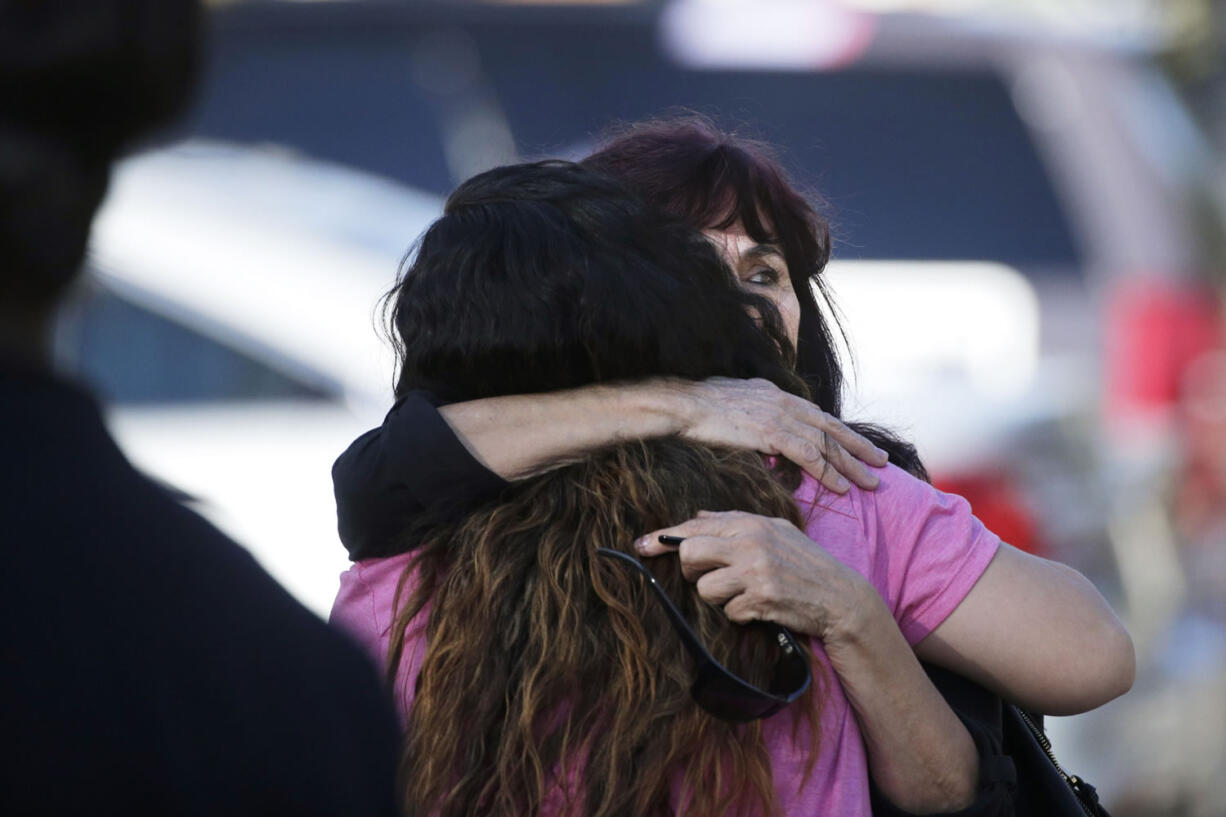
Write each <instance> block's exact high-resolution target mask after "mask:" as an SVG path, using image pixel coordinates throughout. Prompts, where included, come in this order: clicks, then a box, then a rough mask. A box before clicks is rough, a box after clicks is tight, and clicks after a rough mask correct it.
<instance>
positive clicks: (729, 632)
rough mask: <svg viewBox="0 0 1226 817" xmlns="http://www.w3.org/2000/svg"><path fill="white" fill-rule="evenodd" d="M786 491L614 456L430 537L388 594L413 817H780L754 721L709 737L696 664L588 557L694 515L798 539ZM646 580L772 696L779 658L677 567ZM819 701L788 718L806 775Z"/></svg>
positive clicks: (711, 470) (642, 457)
mask: <svg viewBox="0 0 1226 817" xmlns="http://www.w3.org/2000/svg"><path fill="white" fill-rule="evenodd" d="M781 477H782V478H781ZM798 477H799V475H798V472H796V471H795V470H794V469H790V468H789V469H785V471H784V472H783V473H782V475H781V474H780V473H778V472H776V471H773V470H772V469H771V468H769V467H768V466H767V465H766V464H765V463H764V462H763V460H762V458H761V457H760V456H759V455H757V454H755V453H752V452H744V451H734V450H730V449H713V448H708V447H703V446H700V445H696V444H692V443H688V442H684V441H681V440H678V439H663V440H654V441H648V442H634V443H624V444H620V445H616V446H613V447H610V448H607V449H605V450H603V451H600V452H598V453H596V454H593V455H591V456H589V457H586V458H585V459H584V460H582V461H581V462H577V463H574V464H571V465H568V466H565V467H562V468H558V469H556V470H554V471H551V472H548V473H546V474H543V475H540V476H537V477H535V478H533V479H530V480H527V481H525V482H522V483H517V484H515V485H513V486H512V487H511V488H510V489H509V491H508V492H507V493H506V494H504V496H502V497H501V498H500V499H499V500H498V501H497V502H494V503H491V504H489V505H487V506H486V507H484V508H483V509H481V510H480V511H478V512H475V513H474V514H472V515H470V516H469V517H468V518H466V519H465V520H463V521H461V522H458V523H456V524H454V525H450V526H444V527H441V528H435V529H433V530H431V531H429V532H428V533H426V534H425V536H424V537H423V539H422V540H421V541H422V543H421V547H420V548H419V550H418V551H417V552H416V554H415V556H414V558H413V560H412V561H411V562H410V564H409V566H408V567H407V568H406V570H405V572H404V575H403V577H402V579H401V584H400V588H399V590H398V593H397V605H396V607H397V611H396V616H395V625H394V627H393V628H392V640H391V648H390V655H389V676H390V677H391V679H392V681H393V686H394V688H396V693H397V694H398V695H399V696H405V695H407V694H408V691H409V689H410V687H409V685H411V684H415V699H414V702H413V706H412V710H411V713H410V715H409V718H408V724H407V738H406V741H407V742H406V747H405V751H404V755H403V762H402V767H401V772H402V781H403V786H404V792H405V797H406V804H407V811H408V813H409V814H431V815H439V817H451V815H473V814H483V815H490V814H494V815H523V814H539V813H542V811H546V812H554V813H561V814H587V815H591V816H592V817H606V816H608V817H611V816H612V815H647V814H667V813H672V812H673V810H674V809H676V810H678V811H681V812H684V813H692V814H703V815H709V814H727V813H757V814H771V813H773V812H774V810H775V791H774V782H773V780H772V776H771V763H770V757H769V755H768V753H767V751H766V748H765V745H764V742H763V735H762V726H761V723H760V722H753V723H750V724H747V725H736V724H731V723H727V722H724V721H720V720H718V719H716V718H714V717H712V716H711V715H709V714H707V713H706V712H704V711H703V710H702V709H700V708H699V707H698V706H697V705H696V704H695V703H694V701H693V700H692V699H691V697H690V694H689V687H690V683H691V681H692V676H691V666H690V662H689V660H688V658H687V656H686V654H685V653H684V651H683V650H682V649H681V645H680V642H679V639H678V638H677V636H676V635H675V633H674V631H673V630H672V628H671V626H670V623H669V621H668V619H667V618H666V616H665V613H664V612H663V610H662V608H661V607H660V605H659V603H658V602H657V600H655V599H653V598H651V597H650V591H649V590H648V588H647V587H646V585H645V583H644V582H643V581H642V579H641V578H640V577H639V576H638V575H637V574H635V573H634V572H633V571H631V570H628V569H627V568H626V567H624V566H622V565H620V564H616V563H613V562H612V560H609V559H599V558H596V556H595V553H596V549H597V548H600V547H606V548H613V549H617V550H622V551H632V543H633V541H634V539H635V537H636V536H638V535H640V534H642V533H643V532H645V531H649V530H655V529H658V528H660V527H665V526H668V525H671V524H676V523H678V522H680V521H682V520H684V519H688V518H690V517H692V516H694V515H695V514H697V512H698V511H699V510H703V509H707V510H733V509H735V510H744V511H750V512H754V513H759V514H763V515H767V516H775V517H781V518H784V519H787V520H789V521H791V522H792V523H793V524H796V525H798V526H800V525H801V524H802V522H803V520H802V518H801V514H800V512H799V511H798V509H797V507H796V505H795V503H794V502H793V499H792V493H791V489H790V487H789V484H790V485H791V486H794V485H795V482H796V481H797V479H798ZM651 569H652V571H653V572H654V573H655V575H656V577H657V579H658V581H659V582H660V584H661V585H663V587H664V588H665V589H666V590H667V592H668V593H669V595H670V596H671V597H672V598H673V599H674V600H675V601H676V603H677V605H678V607H679V608H680V609H681V610H682V612H683V613H684V614H685V615H686V617H687V620H688V621H689V622H690V623H691V625H692V626H693V627H694V629H695V631H696V632H697V633H698V634H699V635H700V637H701V638H702V639H703V640H704V642H705V643H706V644H707V645H708V648H709V649H710V651H711V652H712V654H713V655H714V656H715V657H716V658H718V659H719V660H720V661H722V662H724V663H725V665H727V666H729V667H730V668H731V669H732V670H733V671H734V672H736V673H738V674H740V675H741V676H742V677H744V678H746V679H747V680H750V681H751V682H753V683H756V684H759V685H763V684H765V682H766V681H767V680H768V679H767V677H766V676H768V675H769V672H770V669H771V668H772V667H773V666H774V664H775V662H776V660H777V658H778V652H777V651H778V644H777V642H776V641H775V640H774V639H773V638H771V637H770V634H769V632H767V631H766V630H765V629H764V628H761V627H759V626H755V625H750V626H741V625H737V624H733V623H731V622H729V621H728V620H727V618H726V617H725V616H724V614H723V612H722V611H721V610H720V609H719V608H718V607H715V606H712V605H710V604H708V603H707V602H705V601H703V600H702V599H701V598H700V597H699V596H698V594H697V591H696V590H695V588H694V586H693V585H692V584H691V583H689V582H687V581H686V580H685V578H684V577H683V576H682V574H681V570H680V565H679V562H678V560H677V559H675V558H671V557H665V558H661V559H657V560H654V561H653V562H652V563H651ZM427 607H428V608H429V609H428V611H427ZM419 616H420V619H419ZM423 626H424V636H425V639H426V644H427V646H426V652H425V657H424V662H423V664H422V668H421V672H420V675H419V676H418V677H417V678H408V677H404V676H403V675H400V673H399V670H400V666H401V659H402V657H403V655H404V650H405V648H406V638H412V637H415V636H412V635H408V634H410V633H412V632H414V631H416V633H417V634H418V636H416V637H419V636H420V634H421V630H420V629H418V628H421V627H423ZM810 659H811V656H810ZM815 670H816V667H815ZM823 686H824V683H823V679H822V678H821V676H820V674H819V673H817V672H815V683H814V684H813V685H812V686H811V687H810V690H809V691H808V692H807V693H806V694H805V696H804V697H802V698H801V699H800V700H799V701H797V702H796V704H794V706H795V707H796V711H797V713H798V717H796V718H795V720H794V721H793V723H794V728H793V734H794V735H796V736H798V734H799V733H798V731H797V730H799V729H801V728H807V729H808V730H810V732H811V741H810V747H811V751H812V754H811V755H810V758H809V763H810V765H809V768H810V770H811V769H812V764H813V762H814V761H815V759H816V749H817V746H818V743H819V737H820V735H819V720H820V718H819V706H820V702H821V698H822V691H821V690H822V688H823ZM677 781H680V791H679V792H678V791H677V790H675V789H674V788H673V787H674V786H675V785H676V783H677ZM673 796H676V797H677V798H678V799H677V800H675V801H672V800H671V799H670V798H671V797H673Z"/></svg>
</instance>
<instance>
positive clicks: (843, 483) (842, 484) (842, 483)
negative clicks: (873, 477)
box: [834, 477, 851, 491]
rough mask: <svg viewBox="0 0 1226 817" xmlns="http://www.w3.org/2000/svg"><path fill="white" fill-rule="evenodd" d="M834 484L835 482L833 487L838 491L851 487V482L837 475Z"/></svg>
mask: <svg viewBox="0 0 1226 817" xmlns="http://www.w3.org/2000/svg"><path fill="white" fill-rule="evenodd" d="M834 484H835V487H836V488H837V489H838V490H840V491H847V490H850V489H851V483H850V482H848V481H847V480H846V479H844V478H843V477H839V478H838V479H837V480H835V483H834Z"/></svg>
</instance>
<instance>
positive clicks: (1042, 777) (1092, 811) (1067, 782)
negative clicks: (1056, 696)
mask: <svg viewBox="0 0 1226 817" xmlns="http://www.w3.org/2000/svg"><path fill="white" fill-rule="evenodd" d="M1004 715H1005V722H1004V727H1005V740H1006V744H1007V749H1006V750H1007V751H1010V750H1011V751H1012V752H1013V753H1014V756H1015V757H1018V756H1019V755H1023V754H1024V756H1025V758H1026V760H1027V764H1026V768H1027V769H1031V770H1033V776H1034V779H1035V780H1036V781H1038V782H1039V783H1040V785H1038V786H1036V790H1035V791H1034V792H1033V793H1032V795H1033V797H1034V800H1035V805H1036V807H1037V808H1041V809H1044V810H1043V811H1035V812H1034V813H1036V814H1039V813H1042V814H1060V815H1070V817H1080V815H1081V814H1084V815H1086V817H1111V815H1110V814H1109V813H1108V812H1107V809H1105V808H1104V807H1103V805H1102V803H1101V802H1099V799H1098V790H1097V789H1095V788H1094V787H1093V786H1092V785H1090V784H1089V783H1088V782H1086V781H1085V780H1083V779H1081V778H1080V777H1078V776H1077V775H1075V774H1069V773H1068V772H1066V771H1065V770H1064V768H1063V767H1062V766H1061V765H1060V761H1058V760H1056V753H1055V751H1054V750H1053V749H1052V745H1051V741H1050V740H1049V739H1048V737H1047V733H1046V732H1045V731H1044V729H1043V716H1042V715H1035V714H1032V713H1029V712H1026V711H1024V710H1022V709H1020V708H1019V707H1016V706H1013V705H1012V704H1006V705H1005V712H1004ZM1044 761H1046V763H1044ZM1020 771H1021V769H1019V772H1020ZM1052 772H1054V773H1055V775H1054V776H1053V774H1052ZM1027 779H1029V778H1027ZM1054 780H1059V781H1061V782H1062V783H1063V786H1060V785H1058V784H1056V783H1054V782H1053V781H1054ZM1040 795H1042V796H1044V797H1045V798H1046V800H1043V801H1040V800H1039V796H1040ZM1040 802H1044V803H1045V805H1042V806H1039V803H1040ZM1053 807H1058V809H1059V810H1058V811H1053V810H1051V809H1053ZM1074 808H1076V809H1077V810H1076V811H1074V810H1073V809H1074ZM1018 813H1019V814H1022V813H1023V812H1021V811H1020V810H1019V812H1018Z"/></svg>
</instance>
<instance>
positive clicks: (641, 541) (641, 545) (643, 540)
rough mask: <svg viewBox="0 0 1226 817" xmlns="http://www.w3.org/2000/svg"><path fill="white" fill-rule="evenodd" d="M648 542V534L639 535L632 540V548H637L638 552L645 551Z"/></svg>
mask: <svg viewBox="0 0 1226 817" xmlns="http://www.w3.org/2000/svg"><path fill="white" fill-rule="evenodd" d="M623 541H625V540H623ZM650 542H651V537H650V536H640V537H639V538H638V539H635V540H634V549H635V550H637V551H638V552H639V553H646V552H647V545H648V544H649V543H650Z"/></svg>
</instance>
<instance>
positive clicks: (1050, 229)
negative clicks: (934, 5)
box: [473, 28, 1081, 276]
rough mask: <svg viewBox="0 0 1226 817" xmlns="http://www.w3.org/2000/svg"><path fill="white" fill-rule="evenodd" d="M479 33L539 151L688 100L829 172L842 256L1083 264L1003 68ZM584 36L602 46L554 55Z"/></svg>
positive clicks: (824, 186) (512, 112)
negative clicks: (526, 39)
mask: <svg viewBox="0 0 1226 817" xmlns="http://www.w3.org/2000/svg"><path fill="white" fill-rule="evenodd" d="M473 33H474V36H475V37H477V38H478V41H479V42H481V44H482V46H483V47H482V54H483V56H484V58H485V61H486V62H487V63H488V64H489V71H490V77H491V81H492V82H493V84H494V85H495V87H497V88H498V91H499V96H500V97H501V99H502V100H503V107H504V109H505V110H506V112H507V117H508V120H509V122H510V125H511V129H512V131H513V132H514V133H515V135H516V137H517V139H518V141H519V142H520V144H521V145H523V146H524V147H525V148H526V149H527V151H528V152H530V153H535V152H539V153H542V154H551V153H554V152H556V150H557V149H558V148H559V147H567V146H575V145H576V144H577V143H581V140H584V139H586V138H587V135H588V134H592V133H598V132H599V131H600V129H601V128H602V127H604V126H606V125H607V124H608V122H609V121H610V119H611V118H613V119H621V120H624V121H635V120H638V119H642V118H644V117H648V116H652V115H658V114H659V113H660V112H661V111H664V110H668V109H670V108H674V107H675V106H677V105H681V106H682V107H684V108H689V109H693V110H695V111H698V112H722V114H723V115H724V116H725V117H727V116H731V117H732V118H734V119H741V120H743V121H745V122H748V123H753V124H752V125H751V126H750V128H749V132H750V133H755V132H761V134H762V135H763V136H764V137H766V138H767V139H769V140H770V141H771V142H773V143H775V144H779V145H787V146H788V147H789V151H790V153H789V158H791V157H794V158H796V159H799V160H800V161H797V162H789V163H790V164H795V165H798V166H802V167H803V166H807V167H820V168H823V170H822V172H821V176H820V177H819V178H815V179H807V180H802V181H808V182H811V183H815V184H816V185H817V187H818V189H819V190H820V191H821V194H822V196H823V197H824V198H825V199H826V200H827V201H828V202H829V203H830V204H831V205H832V208H833V213H832V214H833V216H834V220H835V223H836V226H837V228H838V229H837V236H838V240H839V246H838V248H837V252H838V254H839V255H840V256H841V257H844V258H877V259H889V258H910V259H944V260H991V261H999V262H1001V263H1005V264H1010V265H1015V266H1021V267H1044V268H1048V269H1051V268H1058V269H1059V270H1060V271H1061V272H1063V273H1065V274H1067V275H1070V276H1075V275H1078V274H1079V270H1080V269H1081V267H1080V265H1079V262H1080V260H1081V259H1080V256H1079V253H1078V250H1077V247H1076V245H1075V243H1074V240H1073V237H1072V235H1071V232H1070V229H1069V225H1068V221H1067V219H1066V218H1065V217H1064V214H1063V211H1062V207H1061V204H1060V202H1059V200H1058V198H1057V196H1056V193H1055V191H1054V190H1053V187H1052V183H1051V180H1050V178H1049V176H1048V174H1047V172H1046V171H1045V170H1044V166H1043V163H1042V162H1041V161H1040V158H1039V156H1038V155H1037V153H1036V150H1035V146H1034V144H1033V143H1032V141H1031V139H1030V137H1029V134H1028V132H1027V129H1026V126H1025V123H1024V122H1023V121H1022V120H1021V117H1020V116H1019V114H1018V112H1017V110H1016V108H1015V106H1014V104H1013V100H1012V97H1011V94H1010V92H1009V89H1008V88H1007V87H1006V85H1005V84H1004V82H1002V80H1001V78H1000V77H999V76H997V75H994V74H989V73H987V72H986V71H980V70H953V69H947V70H942V71H932V72H926V73H917V72H915V71H914V69H906V70H891V69H885V68H882V69H878V68H874V69H848V70H843V71H838V72H832V73H821V72H810V73H791V72H789V73H780V72H769V71H723V70H720V71H700V70H692V69H687V68H685V67H682V66H678V65H675V64H672V63H671V62H669V61H667V60H665V59H662V58H661V57H660V56H659V55H657V54H655V53H654V52H652V51H651V50H650V47H649V46H648V49H647V53H643V52H644V43H643V42H642V38H641V37H639V38H637V39H636V41H635V42H629V41H627V42H623V43H619V42H618V40H617V38H616V37H613V36H608V35H605V36H602V37H601V38H600V39H598V40H594V41H592V40H587V39H584V40H582V41H581V42H580V43H576V42H575V41H574V40H573V39H570V38H559V39H556V40H553V41H552V45H551V46H550V47H549V48H545V47H544V42H542V45H541V47H540V48H532V47H525V44H524V43H523V42H522V41H519V42H516V43H514V48H512V47H510V45H509V44H507V43H505V42H504V39H505V38H501V39H500V38H498V37H495V36H492V34H491V36H489V38H488V40H487V39H486V38H484V37H483V36H482V32H481V30H480V29H476V28H475V29H474V32H473ZM542 40H544V35H542ZM577 46H581V47H582V49H584V50H585V51H587V52H588V53H589V54H591V53H592V52H594V51H599V52H600V54H599V58H597V57H595V56H589V58H588V59H587V60H580V57H579V55H578V54H559V53H558V52H559V51H564V50H566V49H567V48H576V47H577ZM619 52H620V53H619ZM635 52H638V53H635ZM524 54H534V55H536V54H548V59H544V58H540V59H533V60H527V59H524V58H523V57H524ZM576 64H578V65H582V66H584V69H585V71H586V72H587V73H588V74H590V76H588V77H587V78H586V79H585V80H584V81H583V82H582V83H576V82H574V81H573V78H571V77H568V76H565V73H566V72H562V71H559V70H558V66H559V65H576ZM626 72H629V73H632V74H634V73H638V74H640V76H638V77H634V78H633V79H634V85H635V87H636V88H638V89H639V92H637V93H634V94H627V93H625V91H624V88H625V86H624V85H622V84H620V83H624V82H625V74H626ZM579 87H582V88H583V89H584V93H583V94H576V93H575V89H576V88H579ZM583 147H587V144H581V146H580V149H579V150H578V151H575V152H577V153H582V152H583V150H582V148H583ZM1018 213H1025V214H1026V215H1027V217H1026V222H1025V224H1019V223H1018V220H1017V214H1018Z"/></svg>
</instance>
